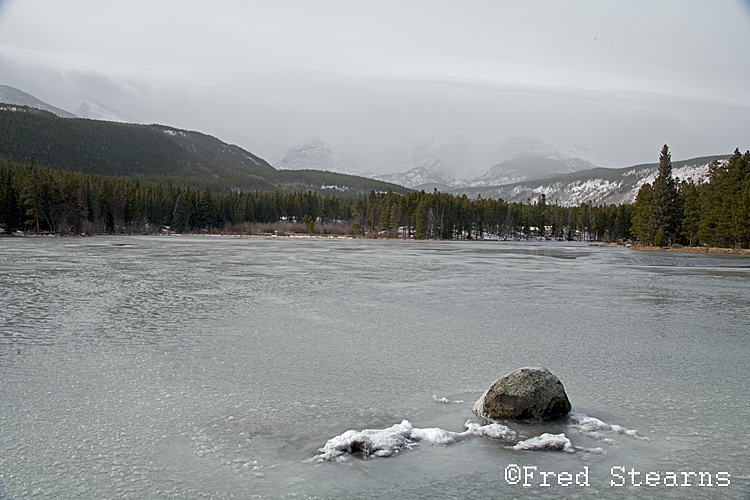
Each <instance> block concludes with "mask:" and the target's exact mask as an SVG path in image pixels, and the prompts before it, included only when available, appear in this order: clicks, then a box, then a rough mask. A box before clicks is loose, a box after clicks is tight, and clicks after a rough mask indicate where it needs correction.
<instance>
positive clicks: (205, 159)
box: [0, 105, 407, 196]
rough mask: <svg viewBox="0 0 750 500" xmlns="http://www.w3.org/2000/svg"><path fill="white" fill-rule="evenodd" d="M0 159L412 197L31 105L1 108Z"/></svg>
mask: <svg viewBox="0 0 750 500" xmlns="http://www.w3.org/2000/svg"><path fill="white" fill-rule="evenodd" d="M0 157H5V158H10V159H11V160H13V161H17V162H19V163H25V162H27V161H28V160H29V159H30V158H34V159H35V161H36V163H37V164H40V165H46V166H50V167H54V168H61V169H65V170H72V171H77V172H84V173H92V174H101V175H115V176H128V177H133V176H138V177H139V178H141V179H142V180H148V181H153V182H171V183H173V184H176V185H181V186H190V187H193V188H197V189H203V188H209V189H211V190H213V191H216V192H229V191H231V190H242V191H256V190H259V191H275V190H280V191H286V192H291V191H295V190H303V189H313V190H319V191H325V190H326V189H328V190H336V191H338V192H340V193H348V194H349V195H352V196H353V195H355V194H356V193H358V192H360V193H366V192H368V191H370V190H373V189H374V190H381V191H386V190H388V189H389V188H390V189H393V190H395V191H397V192H406V191H407V190H406V189H405V188H401V187H399V186H394V185H392V184H387V183H385V182H381V181H376V180H371V179H365V178H360V177H355V176H342V175H340V174H334V173H330V172H312V171H296V172H288V171H283V172H279V171H277V170H276V169H274V168H273V167H272V166H271V165H269V164H268V163H267V162H266V161H265V160H263V159H262V158H259V157H258V156H256V155H254V154H252V153H249V152H248V151H245V150H244V149H242V148H240V147H238V146H233V145H230V144H226V143H224V142H222V141H220V140H218V139H216V138H215V137H211V136H209V135H206V134H201V133H199V132H190V131H185V130H178V129H175V128H172V127H166V126H163V125H135V124H125V123H112V122H104V121H97V120H86V119H74V118H65V119H63V118H60V117H57V116H55V115H53V114H52V113H48V112H46V111H41V110H38V109H34V108H28V107H24V106H9V105H0Z"/></svg>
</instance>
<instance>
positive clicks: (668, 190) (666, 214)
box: [649, 144, 682, 243]
mask: <svg viewBox="0 0 750 500" xmlns="http://www.w3.org/2000/svg"><path fill="white" fill-rule="evenodd" d="M681 211H682V210H681V207H680V200H679V196H678V193H677V184H676V183H675V180H674V178H673V177H672V156H671V155H670V153H669V147H668V146H667V145H666V144H665V145H664V147H663V148H662V149H661V154H660V155H659V174H658V175H657V177H656V180H655V181H654V193H653V199H652V200H651V206H650V209H649V230H650V231H649V232H651V234H653V235H654V236H655V235H656V234H658V233H659V232H660V231H661V232H663V235H664V240H665V242H666V243H674V241H675V238H676V237H677V235H678V234H679V230H680V219H681V216H682V215H681Z"/></svg>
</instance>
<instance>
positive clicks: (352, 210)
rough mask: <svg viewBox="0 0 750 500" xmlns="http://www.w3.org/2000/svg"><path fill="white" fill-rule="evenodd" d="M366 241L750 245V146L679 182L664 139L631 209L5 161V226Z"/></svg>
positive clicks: (1, 191) (0, 192)
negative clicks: (267, 188) (125, 174)
mask: <svg viewBox="0 0 750 500" xmlns="http://www.w3.org/2000/svg"><path fill="white" fill-rule="evenodd" d="M279 222H289V223H292V222H293V223H296V224H298V227H299V228H301V230H302V231H307V232H327V231H331V232H333V231H332V229H331V228H335V229H336V232H337V233H339V234H351V235H355V236H363V237H390V238H416V239H454V240H455V239H482V238H486V237H488V236H489V237H497V238H510V239H524V238H526V239H528V238H550V239H562V240H602V241H615V240H628V239H634V240H637V241H640V242H641V243H644V244H653V245H659V246H661V245H666V244H674V243H680V244H687V245H713V246H730V247H744V248H747V247H748V245H749V244H750V152H746V153H745V154H744V155H743V154H741V153H740V152H739V150H736V151H735V153H734V155H733V156H732V157H731V158H730V159H729V160H728V161H726V162H714V163H712V165H711V167H710V173H709V179H708V181H707V182H698V183H696V182H693V181H692V180H685V181H679V182H678V181H676V180H675V179H674V178H673V177H672V167H671V156H670V153H669V148H668V147H667V146H666V145H665V146H664V148H663V149H662V153H661V157H660V167H659V174H658V176H657V177H656V180H655V181H654V183H653V184H644V185H643V186H642V187H641V188H640V190H639V192H638V196H637V199H636V202H635V203H634V204H621V205H593V204H592V203H591V202H588V203H583V204H581V205H579V206H577V207H563V206H560V205H557V204H550V203H547V200H546V198H545V196H544V195H541V196H539V198H538V199H536V200H533V201H532V200H527V202H526V203H518V202H506V201H504V200H502V199H484V198H481V197H479V198H477V199H470V198H468V197H467V196H465V195H463V196H455V195H451V194H448V193H441V192H438V191H437V190H435V191H433V192H431V193H426V192H424V191H420V192H407V193H405V194H399V193H394V192H393V191H391V190H388V191H385V192H383V191H380V192H376V191H370V192H369V193H368V194H366V195H363V196H360V197H351V196H350V195H347V196H335V195H332V194H325V195H323V194H320V193H317V192H315V191H312V190H307V191H296V192H289V193H283V192H280V191H275V192H261V191H248V192H243V191H234V192H231V193H216V192H214V191H211V190H210V189H208V188H205V189H197V188H191V187H185V186H179V185H176V184H173V183H158V182H149V181H142V180H140V179H138V178H122V177H113V176H103V175H96V174H84V173H80V172H71V171H66V170H60V169H52V168H48V167H41V166H38V165H36V164H34V162H33V161H29V162H28V163H26V164H19V163H14V162H11V161H10V160H3V161H0V227H2V228H3V229H4V230H5V231H6V232H13V231H17V230H22V231H26V232H37V233H42V232H52V233H57V234H80V233H87V234H153V233H159V232H163V231H171V232H178V233H235V234H242V233H248V232H251V231H253V227H254V226H255V225H258V224H274V223H279Z"/></svg>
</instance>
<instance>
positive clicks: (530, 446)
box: [510, 432, 576, 453]
mask: <svg viewBox="0 0 750 500" xmlns="http://www.w3.org/2000/svg"><path fill="white" fill-rule="evenodd" d="M510 448H511V449H513V450H536V451H538V450H545V451H560V450H562V451H564V452H566V453H575V452H576V449H575V446H573V443H571V442H570V439H568V438H567V436H565V433H562V432H561V433H560V434H550V433H549V432H545V433H544V434H542V435H541V436H534V437H533V438H529V439H526V440H524V441H519V442H518V443H516V444H515V445H514V446H511V447H510Z"/></svg>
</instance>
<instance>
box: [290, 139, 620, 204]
mask: <svg viewBox="0 0 750 500" xmlns="http://www.w3.org/2000/svg"><path fill="white" fill-rule="evenodd" d="M480 161H481V160H476V155H474V154H473V153H472V151H470V149H469V148H468V146H467V143H466V140H465V138H464V137H463V136H462V135H457V134H441V135H436V136H433V137H430V138H428V139H427V140H425V141H422V142H419V143H416V144H413V145H411V146H409V147H407V148H404V149H402V150H401V151H399V152H398V153H397V154H395V155H393V157H392V159H391V161H390V163H389V168H390V169H391V170H395V172H394V173H391V174H376V173H372V172H368V171H367V170H366V169H363V168H361V167H360V166H359V165H358V164H357V162H356V161H355V160H354V158H353V156H352V155H350V154H348V153H346V152H345V151H343V150H342V149H339V148H335V147H333V146H329V145H327V144H325V143H323V141H322V140H320V139H318V138H315V139H310V140H308V141H306V142H304V143H302V144H300V145H299V146H296V147H294V148H292V149H290V150H289V153H288V154H287V155H286V156H285V157H284V158H283V159H282V160H281V161H280V162H278V163H277V164H276V167H277V168H281V169H304V168H309V169H316V170H329V171H332V172H339V173H347V174H352V175H367V176H369V177H371V178H375V179H379V180H383V181H386V182H391V183H394V184H399V185H401V186H405V187H408V188H411V189H433V188H438V189H439V190H441V191H445V190H448V189H451V188H466V187H478V186H498V185H503V184H512V183H516V182H521V181H526V180H533V179H540V178H544V177H549V176H551V175H557V174H565V173H572V172H577V171H579V170H584V169H592V168H596V167H606V166H608V164H607V162H606V160H603V159H602V158H600V157H598V156H597V155H596V154H595V153H593V152H592V151H589V150H586V149H584V148H580V147H559V146H555V145H552V144H549V143H547V142H544V141H542V140H540V139H536V138H530V137H516V138H512V139H509V140H508V141H506V142H505V143H504V144H502V145H500V146H499V147H498V149H497V153H496V154H495V155H494V159H493V160H491V162H490V164H489V165H486V166H485V167H484V170H485V172H484V173H483V174H482V175H480V176H478V177H469V178H466V177H462V176H461V173H462V172H466V171H467V170H468V169H471V170H475V171H476V170H479V169H480V168H481V167H480V166H479V165H478V164H479V163H480ZM484 163H487V162H486V161H485V162H484Z"/></svg>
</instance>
